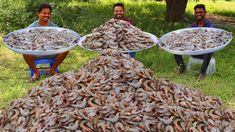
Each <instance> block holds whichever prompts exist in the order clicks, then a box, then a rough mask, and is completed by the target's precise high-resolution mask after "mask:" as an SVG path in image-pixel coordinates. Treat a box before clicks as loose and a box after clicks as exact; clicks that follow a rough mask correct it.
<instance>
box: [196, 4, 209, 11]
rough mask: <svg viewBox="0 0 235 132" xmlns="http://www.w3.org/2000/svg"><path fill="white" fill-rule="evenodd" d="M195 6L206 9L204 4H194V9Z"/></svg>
mask: <svg viewBox="0 0 235 132" xmlns="http://www.w3.org/2000/svg"><path fill="white" fill-rule="evenodd" d="M197 8H202V9H203V10H204V11H206V7H205V5H204V4H197V5H196V6H194V10H196V9H197Z"/></svg>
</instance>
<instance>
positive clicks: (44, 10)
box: [23, 3, 68, 82]
mask: <svg viewBox="0 0 235 132" xmlns="http://www.w3.org/2000/svg"><path fill="white" fill-rule="evenodd" d="M51 12H52V7H51V6H50V5H49V4H47V3H44V4H41V5H40V6H39V9H38V18H39V19H38V20H37V21H35V22H33V23H32V24H30V25H29V26H28V27H40V26H51V27H57V26H56V25H55V24H54V23H52V22H50V18H51ZM67 55H68V52H64V53H60V54H57V55H51V56H32V55H23V57H24V60H25V61H26V63H27V64H28V65H29V67H31V68H32V69H33V72H34V75H33V76H32V77H31V78H30V81H31V82H33V81H36V80H38V79H39V77H40V73H39V71H38V69H37V68H36V65H35V63H34V60H35V59H38V58H55V63H54V64H53V65H52V67H51V68H50V69H49V71H48V73H49V74H50V75H55V74H57V73H56V71H55V69H56V67H58V66H59V65H60V64H61V63H62V62H63V60H64V59H65V57H66V56H67Z"/></svg>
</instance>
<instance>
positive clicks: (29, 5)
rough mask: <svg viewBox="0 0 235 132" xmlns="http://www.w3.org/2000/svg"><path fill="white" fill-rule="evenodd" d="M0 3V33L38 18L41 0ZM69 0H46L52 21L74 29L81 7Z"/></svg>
mask: <svg viewBox="0 0 235 132" xmlns="http://www.w3.org/2000/svg"><path fill="white" fill-rule="evenodd" d="M1 1H2V2H1V3H0V21H2V22H3V23H0V33H1V34H5V33H8V32H12V31H14V30H18V29H22V28H25V27H27V26H28V25H29V24H31V23H32V22H34V21H35V20H37V19H38V17H37V9H38V6H39V5H40V4H41V3H43V1H42V0H24V1H22V0H21V1H19V2H18V4H16V2H15V1H14V0H1ZM69 2H70V0H63V1H62V0H61V1H59V0H48V3H49V4H51V5H52V7H53V12H52V14H53V15H52V22H53V23H55V24H57V25H58V26H60V27H65V28H70V29H73V30H75V29H76V24H77V23H78V21H79V14H80V11H81V9H80V8H79V7H78V6H73V7H71V6H69Z"/></svg>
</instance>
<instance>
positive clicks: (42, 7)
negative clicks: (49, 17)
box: [38, 3, 52, 13]
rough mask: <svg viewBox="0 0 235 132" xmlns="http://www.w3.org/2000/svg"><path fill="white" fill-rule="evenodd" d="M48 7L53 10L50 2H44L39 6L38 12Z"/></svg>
mask: <svg viewBox="0 0 235 132" xmlns="http://www.w3.org/2000/svg"><path fill="white" fill-rule="evenodd" d="M45 8H48V9H50V11H51V12H52V7H51V5H50V4H48V3H42V4H41V5H40V6H39V8H38V13H40V12H41V11H42V9H45Z"/></svg>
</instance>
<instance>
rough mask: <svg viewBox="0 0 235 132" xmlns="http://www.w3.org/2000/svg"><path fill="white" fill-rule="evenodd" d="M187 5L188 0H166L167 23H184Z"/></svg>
mask: <svg viewBox="0 0 235 132" xmlns="http://www.w3.org/2000/svg"><path fill="white" fill-rule="evenodd" d="M187 3H188V0H166V8H167V9H166V18H165V19H166V21H169V22H177V21H183V20H184V13H185V9H186V5H187Z"/></svg>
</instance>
